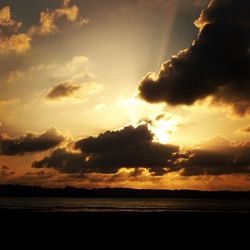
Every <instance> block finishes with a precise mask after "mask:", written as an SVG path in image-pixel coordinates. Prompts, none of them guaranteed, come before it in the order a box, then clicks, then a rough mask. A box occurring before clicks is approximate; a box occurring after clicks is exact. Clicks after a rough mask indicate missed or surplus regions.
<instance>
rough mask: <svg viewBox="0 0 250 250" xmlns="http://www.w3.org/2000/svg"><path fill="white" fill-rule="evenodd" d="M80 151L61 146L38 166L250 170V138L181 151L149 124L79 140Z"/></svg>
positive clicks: (96, 169) (102, 169)
mask: <svg viewBox="0 0 250 250" xmlns="http://www.w3.org/2000/svg"><path fill="white" fill-rule="evenodd" d="M75 149H76V150H78V151H69V150H68V149H65V148H58V149H56V150H54V151H53V152H52V153H51V154H50V155H48V156H46V157H45V158H43V159H41V160H40V161H36V162H34V163H33V167H34V168H54V169H56V170H58V171H59V172H62V173H81V174H86V173H104V174H105V173H106V174H115V173H117V172H118V170H119V169H120V168H122V167H124V168H135V170H137V169H138V170H140V171H141V170H142V168H148V169H149V171H150V172H151V173H152V174H154V175H163V174H164V173H170V172H180V174H181V175H183V176H197V175H226V174H243V173H244V174H249V173H250V142H246V143H242V144H234V145H232V144H231V143H230V142H229V141H227V140H226V139H225V138H224V137H221V136H217V137H216V138H213V139H212V140H209V141H207V142H203V143H202V144H201V145H198V146H197V147H194V148H193V149H192V148H191V149H189V150H188V151H186V152H181V151H180V149H179V147H178V146H175V145H171V144H169V145H168V144H160V143H157V142H154V141H153V134H152V133H151V132H150V131H149V129H148V126H147V125H146V124H145V125H139V126H138V127H136V128H135V127H133V126H127V127H124V128H123V129H121V130H117V131H106V132H105V133H102V134H100V135H98V136H96V137H87V138H84V139H82V140H79V141H77V142H76V143H75Z"/></svg>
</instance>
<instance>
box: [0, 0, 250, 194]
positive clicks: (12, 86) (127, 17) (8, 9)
mask: <svg viewBox="0 0 250 250" xmlns="http://www.w3.org/2000/svg"><path fill="white" fill-rule="evenodd" d="M24 1H25V6H27V8H22V4H23V1H22V3H20V2H21V1H18V0H14V1H9V0H3V1H1V3H0V64H1V68H0V75H1V77H0V183H19V184H27V185H31V184H32V185H34V184H35V185H42V186H65V185H74V186H81V187H106V186H111V187H133V188H169V189H182V188H183V189H202V190H218V189H231V190H248V189H250V176H249V173H250V157H249V155H250V154H249V153H250V129H249V126H250V117H249V113H250V112H249V111H250V108H249V107H250V96H249V91H248V90H249V86H250V83H249V79H250V76H249V66H250V65H249V46H250V43H249V41H250V39H249V34H248V33H249V32H247V31H249V27H250V26H249V24H250V20H249V16H248V15H247V10H249V8H250V7H249V3H246V2H244V4H245V5H246V6H243V2H242V3H238V4H241V5H239V6H241V7H239V8H237V11H236V10H234V9H235V6H236V5H237V1H235V0H230V1H225V0H222V1H220V2H219V1H218V0H215V1H212V2H211V3H210V4H209V5H207V2H208V1H205V0H204V1H203V0H201V1H194V0H182V1H181V0H178V1H173V0H162V1H151V0H150V1H147V0H143V1H142V0H133V1H132V0H126V1H114V0H109V1H105V4H104V3H103V2H100V1H98V0H93V1H84V0H83V1H80V0H71V1H67V0H64V1H62V0H54V1H49V0H46V1H37V0H24ZM239 2H241V1H239ZM202 10H203V12H202ZM243 20H244V23H243ZM228 26H230V27H231V29H230V30H228V29H227V28H226V27H228ZM239 34H240V35H241V41H239V40H238V37H239ZM229 38H230V39H229ZM228 51H230V53H228ZM164 62H165V63H164ZM152 72H154V73H152Z"/></svg>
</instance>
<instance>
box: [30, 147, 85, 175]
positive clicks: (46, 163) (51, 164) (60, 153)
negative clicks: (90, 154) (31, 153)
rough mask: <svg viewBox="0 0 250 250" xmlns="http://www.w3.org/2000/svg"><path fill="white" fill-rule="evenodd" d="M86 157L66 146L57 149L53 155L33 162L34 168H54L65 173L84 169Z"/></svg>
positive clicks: (78, 171)
mask: <svg viewBox="0 0 250 250" xmlns="http://www.w3.org/2000/svg"><path fill="white" fill-rule="evenodd" d="M84 165H85V158H84V155H83V154H82V153H77V152H70V151H67V150H66V149H64V148H58V149H55V151H54V152H52V153H51V155H49V156H46V157H45V158H43V159H42V160H40V161H35V162H33V164H32V167H34V168H54V169H56V170H58V171H59V172H63V173H80V172H82V171H83V170H84Z"/></svg>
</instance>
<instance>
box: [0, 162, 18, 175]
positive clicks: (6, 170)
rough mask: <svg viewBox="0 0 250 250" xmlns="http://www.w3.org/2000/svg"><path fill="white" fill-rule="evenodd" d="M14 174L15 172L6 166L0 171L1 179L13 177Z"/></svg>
mask: <svg viewBox="0 0 250 250" xmlns="http://www.w3.org/2000/svg"><path fill="white" fill-rule="evenodd" d="M14 174H15V172H14V171H12V170H10V169H9V167H8V166H6V165H3V166H2V169H1V171H0V176H1V177H2V178H8V177H10V176H13V175H14Z"/></svg>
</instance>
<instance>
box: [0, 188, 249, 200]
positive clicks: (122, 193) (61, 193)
mask: <svg viewBox="0 0 250 250" xmlns="http://www.w3.org/2000/svg"><path fill="white" fill-rule="evenodd" d="M0 196H10V197H93V198H191V199H192V198H199V199H250V191H246V192H240V191H238V192H234V191H199V190H155V189H130V188H97V189H84V188H75V187H65V188H44V187H38V186H22V185H0Z"/></svg>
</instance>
